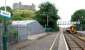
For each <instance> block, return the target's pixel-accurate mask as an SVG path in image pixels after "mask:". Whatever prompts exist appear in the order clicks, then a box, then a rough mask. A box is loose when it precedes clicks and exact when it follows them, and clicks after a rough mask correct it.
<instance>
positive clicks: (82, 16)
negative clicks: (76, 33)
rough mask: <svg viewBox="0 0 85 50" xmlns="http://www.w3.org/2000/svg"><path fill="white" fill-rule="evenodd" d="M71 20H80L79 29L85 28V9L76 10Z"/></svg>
mask: <svg viewBox="0 0 85 50" xmlns="http://www.w3.org/2000/svg"><path fill="white" fill-rule="evenodd" d="M71 21H80V25H79V24H76V26H77V29H78V30H80V28H81V30H85V9H80V10H77V11H76V12H74V14H73V15H72V17H71Z"/></svg>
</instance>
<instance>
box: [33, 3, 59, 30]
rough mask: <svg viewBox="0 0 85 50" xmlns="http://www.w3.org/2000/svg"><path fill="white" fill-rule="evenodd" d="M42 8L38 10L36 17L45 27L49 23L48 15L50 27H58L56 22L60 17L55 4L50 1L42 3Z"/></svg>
mask: <svg viewBox="0 0 85 50" xmlns="http://www.w3.org/2000/svg"><path fill="white" fill-rule="evenodd" d="M39 8H40V10H38V11H37V12H36V17H34V18H35V19H36V20H37V21H39V23H40V24H41V25H43V27H45V24H47V17H48V26H47V27H48V28H52V29H54V30H56V29H57V25H56V22H57V20H58V19H59V17H58V15H57V11H58V10H57V9H56V8H55V6H54V5H53V4H51V3H49V2H46V3H42V4H41V5H40V6H39Z"/></svg>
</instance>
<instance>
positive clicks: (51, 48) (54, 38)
mask: <svg viewBox="0 0 85 50" xmlns="http://www.w3.org/2000/svg"><path fill="white" fill-rule="evenodd" d="M58 34H59V33H57V34H56V37H55V38H54V41H53V43H52V45H51V47H50V50H52V48H53V46H54V44H55V42H56V39H57V37H58Z"/></svg>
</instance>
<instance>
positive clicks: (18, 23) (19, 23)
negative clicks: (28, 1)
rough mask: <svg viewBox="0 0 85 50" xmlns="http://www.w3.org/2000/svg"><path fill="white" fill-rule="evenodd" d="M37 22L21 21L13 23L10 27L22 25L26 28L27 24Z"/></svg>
mask: <svg viewBox="0 0 85 50" xmlns="http://www.w3.org/2000/svg"><path fill="white" fill-rule="evenodd" d="M33 22H37V21H36V20H21V21H13V22H12V25H23V26H26V25H27V24H30V23H33Z"/></svg>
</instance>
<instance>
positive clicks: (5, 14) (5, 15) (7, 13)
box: [0, 10, 11, 18]
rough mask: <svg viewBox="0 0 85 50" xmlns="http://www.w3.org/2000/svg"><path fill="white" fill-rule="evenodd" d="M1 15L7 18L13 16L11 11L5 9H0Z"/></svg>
mask: <svg viewBox="0 0 85 50" xmlns="http://www.w3.org/2000/svg"><path fill="white" fill-rule="evenodd" d="M0 16H2V17H5V18H11V13H10V12H7V11H4V10H0Z"/></svg>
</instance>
